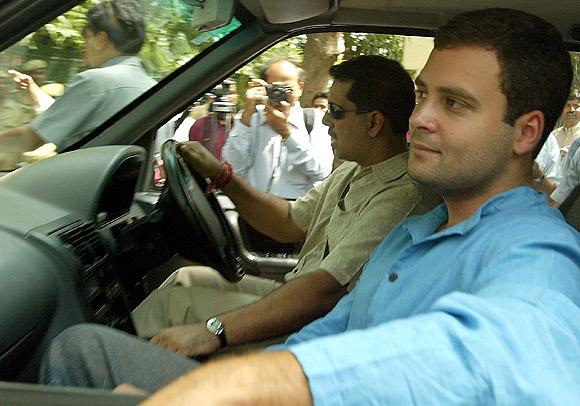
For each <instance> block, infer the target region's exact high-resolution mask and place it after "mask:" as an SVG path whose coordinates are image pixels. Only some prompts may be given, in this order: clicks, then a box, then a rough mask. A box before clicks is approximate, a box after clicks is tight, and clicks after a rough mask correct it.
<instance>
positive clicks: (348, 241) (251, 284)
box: [44, 56, 439, 390]
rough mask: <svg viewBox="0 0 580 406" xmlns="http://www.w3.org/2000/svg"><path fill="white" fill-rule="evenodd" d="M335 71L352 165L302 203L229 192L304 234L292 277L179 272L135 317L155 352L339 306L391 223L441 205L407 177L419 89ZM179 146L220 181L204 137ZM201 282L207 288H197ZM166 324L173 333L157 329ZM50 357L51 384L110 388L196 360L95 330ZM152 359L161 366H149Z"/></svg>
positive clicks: (69, 336) (396, 78) (276, 325)
mask: <svg viewBox="0 0 580 406" xmlns="http://www.w3.org/2000/svg"><path fill="white" fill-rule="evenodd" d="M330 74H331V76H332V77H333V78H334V84H333V85H332V87H331V89H330V94H329V101H330V103H329V109H328V111H327V112H326V114H325V116H324V123H325V124H326V125H327V126H328V127H329V130H328V131H329V134H330V136H331V138H332V142H333V145H334V148H335V151H336V155H337V157H338V158H341V159H345V160H347V161H350V162H345V163H344V164H343V165H341V166H340V167H339V168H338V169H337V170H335V171H334V172H333V173H332V174H331V175H330V176H329V177H328V178H327V179H326V180H325V181H323V182H322V183H321V184H320V185H318V186H316V187H315V188H313V189H311V190H310V191H309V192H308V194H307V195H306V196H304V197H303V198H300V199H298V200H296V201H295V202H288V201H286V200H283V199H280V198H277V197H275V196H272V195H269V194H266V193H264V192H261V191H259V190H257V189H256V188H254V187H252V186H250V185H249V184H248V183H247V182H245V181H244V180H243V179H242V178H241V177H240V176H238V175H235V174H234V175H233V176H232V178H231V180H230V181H229V182H228V183H227V184H225V185H223V187H222V189H223V191H224V192H225V193H226V194H227V195H228V196H229V197H230V198H231V199H232V200H233V201H234V203H235V204H236V206H237V209H238V211H239V213H240V215H241V216H242V217H243V218H244V219H245V220H246V221H247V222H248V223H249V224H250V225H252V226H253V227H254V228H256V229H257V230H258V231H261V232H262V233H264V234H266V235H268V236H270V237H271V238H274V239H276V240H278V241H287V242H292V241H301V240H305V242H304V246H303V248H302V251H301V253H300V260H299V263H298V266H297V267H296V269H295V270H294V271H292V272H290V273H289V274H288V275H286V279H287V283H285V284H283V285H281V286H279V287H278V288H277V289H276V287H277V284H275V283H274V282H273V281H269V280H265V279H263V278H257V277H254V276H251V275H246V276H245V277H244V278H243V279H242V281H241V282H240V283H238V284H233V283H228V282H226V281H225V280H224V279H223V278H221V276H220V275H219V274H218V273H217V272H215V271H213V275H214V277H215V279H216V282H215V283H214V284H213V285H211V284H210V283H209V282H210V281H209V279H210V278H211V274H210V275H208V272H209V271H208V269H207V268H206V269H205V270H202V269H199V268H200V267H195V268H193V269H192V268H182V269H181V270H178V271H177V272H178V273H180V274H182V275H181V276H184V275H183V274H189V275H187V276H188V277H187V278H185V277H184V278H183V279H189V278H191V279H193V286H174V287H168V288H161V289H157V290H156V291H154V292H153V294H152V295H151V296H150V297H149V298H148V299H147V300H146V301H145V302H144V303H142V305H141V306H140V307H139V308H137V310H136V311H135V312H134V314H133V319H134V321H135V325H136V328H137V332H138V333H139V335H141V336H144V337H148V336H151V335H154V334H155V335H154V337H153V339H152V342H153V343H155V344H157V345H158V346H159V347H164V348H167V349H169V350H172V351H175V352H178V353H180V354H183V355H187V356H196V355H201V354H210V353H213V352H215V351H216V350H218V349H219V348H220V347H224V346H229V345H239V344H245V343H250V342H256V341H261V340H266V339H269V338H275V337H280V336H284V335H287V334H289V333H292V332H294V331H296V330H298V329H299V328H300V327H302V326H303V325H305V324H307V323H308V322H310V321H312V320H314V319H316V318H318V317H320V316H323V315H324V314H326V313H327V312H328V311H329V310H330V309H332V308H333V307H334V305H335V304H336V303H337V302H338V300H339V299H340V298H341V297H342V296H343V295H344V294H345V293H346V292H347V289H348V286H349V285H353V284H354V282H353V280H354V279H355V276H356V275H357V273H358V272H359V270H361V269H362V267H363V265H364V263H365V261H366V260H367V258H368V257H369V255H370V254H371V252H372V251H373V249H374V248H375V247H376V245H377V244H378V243H379V241H380V240H381V239H382V238H383V237H384V236H385V234H387V233H388V232H389V230H391V229H392V228H393V227H395V226H396V225H397V224H398V223H399V222H400V221H402V220H403V219H404V218H406V217H407V216H409V215H412V214H418V213H423V212H425V211H427V210H429V209H430V208H432V207H434V206H435V205H436V203H438V200H439V199H438V198H437V197H435V196H434V195H433V194H429V193H426V192H425V191H424V190H423V189H420V188H419V187H418V186H417V184H416V183H415V182H414V181H412V180H411V179H410V178H409V177H408V175H407V165H406V162H407V152H406V151H407V147H406V140H405V133H406V131H407V129H408V119H409V116H410V114H411V111H412V110H413V108H414V106H415V95H414V86H413V82H412V80H411V78H410V77H409V75H408V74H407V73H406V72H405V70H404V69H403V68H402V67H401V65H399V63H397V62H395V61H392V60H388V59H385V58H383V57H379V56H361V57H358V58H355V59H352V60H349V61H347V62H344V63H342V64H340V65H337V66H334V67H332V68H331V70H330ZM180 150H181V154H182V155H183V156H184V158H185V159H186V161H187V163H188V165H189V166H190V167H193V168H195V169H196V170H197V171H198V172H199V173H200V174H201V175H203V176H206V177H209V178H211V179H214V180H215V179H216V178H217V177H219V174H220V173H221V172H222V170H223V168H224V166H222V164H220V162H219V161H218V160H217V159H216V158H215V157H214V156H213V155H212V154H211V153H209V152H208V151H207V150H206V149H205V148H203V146H202V145H201V144H200V143H197V142H188V143H186V144H183V145H182V146H181V148H180ZM202 277H203V279H204V280H203V284H202V283H199V284H196V283H195V282H199V281H200V279H202ZM268 293H269V294H268ZM208 303H211V304H212V306H210V308H209V309H208ZM244 305H245V306H244ZM240 306H243V307H240ZM232 309H233V310H232ZM206 320H207V322H206ZM170 326H173V327H170ZM162 327H169V328H165V329H163V330H161V331H159V329H160V328H162ZM156 333H157V334H156ZM89 341H90V342H91V343H92V344H91V343H89ZM96 342H99V344H97V343H96ZM99 348H100V349H102V351H101V350H98V349H99ZM111 351H112V352H111ZM113 353H116V354H119V353H120V354H123V357H116V356H111V354H113ZM152 357H153V358H152ZM154 358H155V359H154ZM73 360H74V361H73ZM47 361H48V362H46V363H45V365H46V368H45V372H44V376H45V380H46V381H47V382H48V383H51V384H55V385H75V386H94V385H95V384H94V382H99V387H101V388H112V387H115V386H116V385H118V384H122V383H125V382H130V383H132V384H133V385H136V386H140V387H142V388H144V389H147V390H155V389H156V388H158V387H160V386H162V385H163V384H164V383H167V382H169V380H171V379H172V378H176V377H178V376H179V375H181V374H183V373H184V372H185V371H186V370H187V369H190V368H193V367H194V366H195V363H194V362H192V361H190V360H187V359H185V358H182V357H179V356H178V355H175V354H171V353H169V352H166V351H163V350H161V349H160V348H158V347H154V346H151V345H150V344H148V343H144V342H142V341H138V340H135V339H134V338H133V337H131V336H128V335H126V334H124V333H120V332H117V331H114V330H110V329H107V328H104V327H98V326H76V327H73V328H71V329H69V330H67V331H66V332H65V333H63V334H62V335H61V336H60V338H58V339H57V340H56V341H55V342H54V345H53V346H52V349H51V351H50V352H49V356H48V357H47ZM77 362H78V363H79V364H76V363H77ZM142 363H145V364H142ZM73 364H75V365H73ZM80 364H83V366H81V365H80ZM127 365H130V367H129V368H127V367H126V366H127ZM145 365H157V366H158V368H155V371H151V368H150V367H146V366H145ZM66 371H71V375H68V372H66ZM72 371H85V372H79V373H77V372H74V373H73V372H72ZM79 374H80V375H79ZM73 375H74V376H73Z"/></svg>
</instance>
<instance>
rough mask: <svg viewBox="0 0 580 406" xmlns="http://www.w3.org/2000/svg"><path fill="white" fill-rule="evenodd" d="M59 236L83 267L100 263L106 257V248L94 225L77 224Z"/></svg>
mask: <svg viewBox="0 0 580 406" xmlns="http://www.w3.org/2000/svg"><path fill="white" fill-rule="evenodd" d="M58 234H59V235H58V237H59V238H60V239H61V241H62V242H64V243H65V244H66V245H67V247H68V248H70V249H71V250H72V251H73V252H74V254H75V256H76V257H77V258H78V260H79V262H80V263H81V264H82V265H83V266H90V265H92V264H94V263H96V262H99V261H100V260H101V259H103V257H104V256H105V248H104V246H103V243H102V242H101V240H100V238H99V234H98V233H97V229H96V228H95V225H94V224H93V223H81V222H77V223H74V224H72V225H71V226H69V227H67V228H66V229H64V230H61V231H60V232H59V233H58Z"/></svg>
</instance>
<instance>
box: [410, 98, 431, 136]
mask: <svg viewBox="0 0 580 406" xmlns="http://www.w3.org/2000/svg"><path fill="white" fill-rule="evenodd" d="M409 124H410V125H411V127H413V128H416V129H425V130H428V131H435V129H436V128H437V114H436V111H435V108H434V106H433V103H430V102H429V101H428V100H426V99H424V100H422V101H421V102H419V103H417V104H416V105H415V109H414V110H413V113H411V117H410V118H409Z"/></svg>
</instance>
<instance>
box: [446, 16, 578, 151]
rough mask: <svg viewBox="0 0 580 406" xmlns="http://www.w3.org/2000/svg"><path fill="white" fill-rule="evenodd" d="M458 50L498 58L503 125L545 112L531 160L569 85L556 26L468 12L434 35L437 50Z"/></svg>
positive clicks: (568, 67) (569, 72)
mask: <svg viewBox="0 0 580 406" xmlns="http://www.w3.org/2000/svg"><path fill="white" fill-rule="evenodd" d="M458 46H478V47H483V48H488V49H490V50H492V51H494V52H495V53H496V56H497V59H498V62H499V64H500V67H501V79H500V80H501V90H502V92H503V94H504V95H505V97H506V99H507V110H506V114H505V117H504V121H505V122H506V123H507V124H509V125H513V124H514V123H515V121H516V119H517V118H518V117H520V116H521V115H523V114H525V113H528V112H530V111H533V110H540V111H542V112H543V113H544V117H545V127H544V133H543V134H542V139H541V142H539V143H538V146H537V147H536V150H535V154H534V157H535V156H536V155H537V154H538V152H539V151H540V149H541V148H542V145H543V144H544V141H545V140H546V138H547V137H548V134H549V133H550V131H552V129H553V128H554V126H555V124H556V121H557V120H558V118H559V117H560V114H561V113H562V108H563V106H564V104H565V103H566V98H567V96H568V94H569V92H570V85H571V83H572V76H573V73H572V65H571V64H570V54H569V53H568V51H567V49H566V45H565V44H564V41H563V40H562V36H561V35H560V33H559V32H558V30H557V29H556V27H554V26H553V25H552V24H550V23H548V22H547V21H544V20H543V19H541V18H539V17H537V16H534V15H532V14H528V13H525V12H523V11H519V10H513V9H507V8H490V9H485V10H476V11H470V12H466V13H462V14H458V15H457V16H455V17H454V18H452V19H451V20H450V21H449V22H448V23H447V24H445V25H444V26H442V27H441V28H440V29H439V32H438V33H437V35H436V36H435V49H449V48H454V47H458Z"/></svg>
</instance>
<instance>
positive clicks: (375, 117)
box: [367, 110, 385, 138]
mask: <svg viewBox="0 0 580 406" xmlns="http://www.w3.org/2000/svg"><path fill="white" fill-rule="evenodd" d="M367 114H368V125H369V130H368V134H369V136H370V137H371V138H375V137H377V136H378V135H379V134H380V133H381V131H382V130H383V127H384V126H385V115H384V114H383V113H381V112H380V111H378V110H374V111H372V112H370V113H367Z"/></svg>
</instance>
